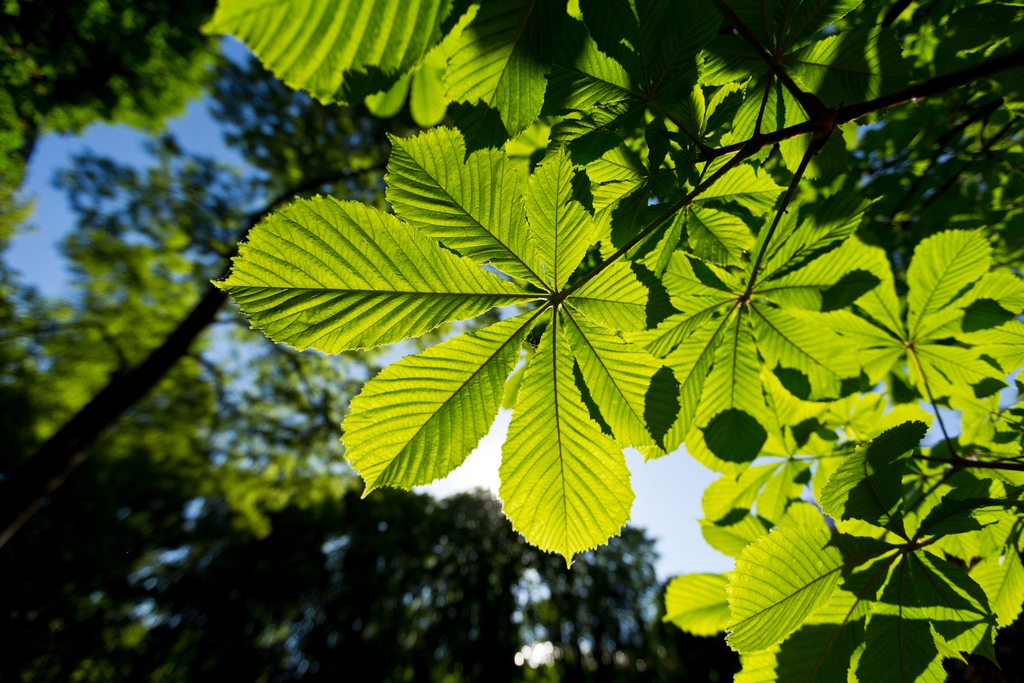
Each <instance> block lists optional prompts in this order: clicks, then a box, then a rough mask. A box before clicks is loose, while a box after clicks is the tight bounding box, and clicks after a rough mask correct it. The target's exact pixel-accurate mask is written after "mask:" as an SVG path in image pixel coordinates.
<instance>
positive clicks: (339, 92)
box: [203, 0, 451, 104]
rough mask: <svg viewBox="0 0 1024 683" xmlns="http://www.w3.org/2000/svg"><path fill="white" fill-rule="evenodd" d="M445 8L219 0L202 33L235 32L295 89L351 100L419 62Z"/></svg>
mask: <svg viewBox="0 0 1024 683" xmlns="http://www.w3.org/2000/svg"><path fill="white" fill-rule="evenodd" d="M450 8H451V2H450V0H424V2H418V3H407V2H402V0H369V1H365V0H270V1H267V0H219V1H218V3H217V11H216V12H215V13H214V15H213V18H212V19H211V20H210V22H209V23H208V24H207V25H206V26H204V27H203V30H204V31H205V32H207V33H221V34H231V35H234V36H235V37H237V38H238V39H239V40H241V41H242V42H243V43H245V44H246V45H247V46H248V47H249V48H250V49H251V50H252V51H253V52H254V53H256V55H257V56H258V57H259V58H260V61H261V62H262V63H263V64H264V65H265V66H266V67H267V68H268V69H270V70H271V71H272V72H273V73H274V75H275V76H277V77H278V78H280V79H281V80H283V81H284V82H285V83H287V84H288V85H290V86H291V87H293V88H298V89H302V90H307V91H308V92H310V93H312V94H313V95H314V96H315V97H317V98H318V99H320V100H321V101H322V102H325V103H327V102H348V103H350V104H355V103H358V102H360V101H362V99H363V98H364V97H365V96H367V95H370V94H372V93H376V92H381V91H384V90H387V89H388V88H390V87H391V86H392V85H393V84H394V83H396V82H397V81H398V79H399V78H401V77H402V76H403V75H405V74H406V73H408V72H409V71H410V70H411V69H412V68H413V67H414V66H416V65H417V64H419V63H420V60H422V59H423V57H424V56H425V55H426V54H427V51H428V50H430V48H431V47H433V46H434V45H435V44H436V43H437V41H438V40H439V39H440V37H441V34H440V27H441V22H442V21H443V20H444V19H445V17H446V16H447V14H448V12H449V10H450Z"/></svg>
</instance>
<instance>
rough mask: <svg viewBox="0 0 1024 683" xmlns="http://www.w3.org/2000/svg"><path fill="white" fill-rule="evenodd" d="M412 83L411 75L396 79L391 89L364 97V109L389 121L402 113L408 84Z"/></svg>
mask: <svg viewBox="0 0 1024 683" xmlns="http://www.w3.org/2000/svg"><path fill="white" fill-rule="evenodd" d="M411 82H412V74H411V73H408V74H406V75H404V76H402V77H401V78H400V79H398V82H397V83H395V84H394V85H393V86H391V88H389V89H388V90H385V91H384V92H379V93H375V94H373V95H367V96H366V108H367V109H369V110H370V113H371V114H373V115H374V116H377V117H380V118H382V119H389V118H391V117H392V116H395V115H397V114H398V112H400V111H402V107H404V106H405V100H406V98H407V97H408V96H409V84H410V83H411Z"/></svg>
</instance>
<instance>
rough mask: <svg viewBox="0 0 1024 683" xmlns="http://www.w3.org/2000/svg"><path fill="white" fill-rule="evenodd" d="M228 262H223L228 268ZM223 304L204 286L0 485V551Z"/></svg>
mask: <svg viewBox="0 0 1024 683" xmlns="http://www.w3.org/2000/svg"><path fill="white" fill-rule="evenodd" d="M379 170H381V167H380V166H373V167H370V168H365V169H359V170H351V171H343V172H339V173H337V174H335V175H333V176H331V177H324V178H317V179H314V180H312V181H310V182H307V183H303V184H302V185H301V186H299V187H296V188H294V189H291V190H288V191H287V192H284V193H282V194H280V195H278V196H277V197H276V198H275V199H273V201H271V202H270V203H268V204H267V205H266V206H265V207H264V208H263V209H261V210H260V211H258V212H256V213H254V214H252V215H251V216H250V218H249V220H248V221H247V225H246V227H245V229H244V230H243V231H242V233H241V235H239V239H240V240H244V239H245V236H246V235H247V234H248V233H249V230H251V229H252V228H253V226H255V225H256V224H257V223H258V222H259V221H261V220H262V219H263V218H264V217H265V216H267V214H269V213H270V212H271V211H273V210H274V209H276V208H277V207H278V206H279V205H281V204H283V203H284V202H286V201H288V200H289V199H290V198H292V197H295V196H296V195H299V194H303V193H307V192H311V191H313V190H316V189H319V188H321V187H323V186H324V185H331V184H335V183H339V182H341V181H343V180H346V179H349V178H353V177H355V176H358V175H363V174H366V173H372V172H376V171H379ZM235 253H237V252H235ZM233 255H234V254H232V255H231V256H233ZM231 256H229V257H228V260H229V262H230V258H231ZM225 274H226V273H225ZM226 300H227V294H226V293H224V292H223V291H222V290H221V289H219V288H218V287H215V286H213V285H210V287H209V289H207V290H206V292H205V293H204V294H203V297H202V298H201V299H200V300H199V303H197V304H196V306H195V308H193V309H192V311H191V312H190V313H189V314H188V316H187V317H186V318H185V319H184V320H182V321H181V324H179V325H178V327H177V328H176V329H175V330H174V331H173V332H172V333H171V334H170V336H168V337H167V339H166V340H165V341H164V343H163V344H161V345H160V346H159V347H158V348H157V349H156V350H155V351H153V352H152V353H151V354H150V355H149V357H148V358H146V360H145V361H143V362H142V363H141V364H140V365H138V366H136V367H135V368H133V369H132V370H130V371H128V372H126V373H124V374H121V375H117V376H115V377H114V378H113V379H111V380H110V382H109V383H108V384H107V386H106V387H104V388H103V389H102V390H101V391H100V392H99V393H98V394H96V396H94V397H93V398H92V400H90V401H89V403H87V404H86V405H85V407H84V408H82V409H81V410H79V411H78V413H76V414H75V416H74V417H72V418H71V419H70V420H69V421H68V422H67V423H66V424H65V425H64V426H63V427H61V428H60V429H59V430H58V431H57V433H56V434H54V435H53V436H51V437H50V438H49V439H48V440H47V441H46V443H44V444H43V445H42V446H41V447H40V448H39V450H38V451H36V452H35V453H34V454H33V455H32V456H31V457H30V458H29V459H28V460H26V461H25V462H23V463H22V464H21V465H20V466H19V467H18V468H17V469H15V470H14V472H13V473H11V474H9V475H8V476H7V477H5V478H4V479H3V480H0V547H2V546H3V545H4V544H5V543H7V541H8V540H9V539H10V538H11V537H12V536H13V535H14V534H15V533H16V532H17V531H18V529H20V528H21V526H22V525H23V524H24V523H25V522H26V521H27V520H28V519H29V518H30V517H31V516H32V515H33V514H35V513H36V511H37V510H39V508H40V507H42V505H43V502H44V501H45V500H46V498H47V497H48V496H49V495H50V494H52V493H53V492H54V491H55V490H56V489H57V488H58V487H59V486H60V485H61V484H62V483H64V480H65V479H66V478H67V477H68V475H69V474H70V473H71V472H72V471H73V470H74V469H75V468H76V467H78V466H79V465H80V464H82V462H83V461H84V460H85V459H86V457H88V455H89V449H90V448H91V447H92V445H93V444H94V443H95V442H96V439H97V438H99V436H100V434H102V433H103V430H105V429H107V428H108V427H110V426H111V425H113V424H114V423H115V422H116V421H117V419H118V418H120V417H121V415H122V414H123V413H124V412H125V411H126V410H128V408H130V407H131V406H133V405H134V404H136V403H137V402H139V401H140V400H141V399H142V398H144V397H145V396H146V394H147V393H149V391H150V390H151V389H152V388H153V387H155V386H156V385H157V384H158V383H159V382H160V380H161V379H163V378H164V376H165V375H166V374H167V372H168V371H169V370H170V369H171V367H173V366H174V364H175V363H177V362H178V360H179V359H181V358H182V357H183V356H185V355H187V354H188V350H189V347H191V346H192V343H193V342H194V341H195V340H196V337H198V336H199V335H200V334H201V333H202V332H203V330H205V329H206V328H207V327H209V326H210V324H211V323H213V321H214V319H215V318H216V316H217V311H218V310H219V309H220V307H221V305H222V304H223V303H224V302H225V301H226Z"/></svg>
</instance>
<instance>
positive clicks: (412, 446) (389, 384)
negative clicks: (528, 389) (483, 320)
mask: <svg viewBox="0 0 1024 683" xmlns="http://www.w3.org/2000/svg"><path fill="white" fill-rule="evenodd" d="M536 317H537V314H536V313H532V312H531V313H524V314H522V315H519V316H516V317H514V318H511V319H509V320H505V321H503V322H500V323H497V324H495V325H491V326H490V327H487V328H485V329H483V330H480V331H478V332H473V333H470V334H463V335H460V336H458V337H455V338H453V339H449V340H448V341H446V342H444V343H443V344H438V345H437V346H432V347H430V348H429V349H427V350H426V351H424V352H422V353H420V354H417V355H415V356H406V357H405V358H403V359H401V360H400V361H398V362H396V363H392V364H391V365H389V366H387V367H386V368H384V370H382V371H381V372H380V374H378V375H377V376H376V377H374V378H373V379H371V380H370V381H368V382H367V383H366V384H365V385H364V387H363V390H362V391H361V392H360V393H359V395H358V396H356V397H355V398H354V399H353V400H352V405H351V408H350V411H349V414H348V415H347V416H346V418H345V422H344V424H343V425H342V428H343V429H344V434H345V436H344V439H343V440H344V442H345V457H346V458H348V461H349V462H351V463H352V467H353V468H355V470H356V471H357V472H359V474H360V475H361V476H362V477H363V480H364V481H365V482H366V489H365V491H364V493H363V495H364V496H365V495H367V494H369V493H370V491H372V490H374V489H375V488H379V487H381V486H399V487H402V488H412V487H413V486H416V485H419V484H429V483H430V482H432V481H434V480H436V479H440V478H442V477H444V476H446V475H447V474H448V473H449V472H451V471H452V470H453V469H455V468H456V467H458V466H459V465H461V464H462V462H463V461H464V460H465V459H466V456H468V455H469V453H470V451H472V450H473V449H474V448H475V447H476V445H477V443H478V442H479V441H480V439H482V438H483V437H484V435H485V434H487V431H488V430H489V429H490V426H491V423H492V422H493V421H494V417H495V415H497V413H498V408H499V407H500V404H501V400H502V397H503V395H504V386H505V380H506V378H507V377H508V376H509V373H511V372H512V368H513V367H515V365H516V362H517V361H518V360H519V349H520V346H521V345H522V343H523V341H524V340H525V338H526V334H527V332H528V331H529V327H530V323H532V322H533V321H534V320H535V319H536Z"/></svg>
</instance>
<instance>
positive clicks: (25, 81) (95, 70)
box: [0, 0, 217, 184]
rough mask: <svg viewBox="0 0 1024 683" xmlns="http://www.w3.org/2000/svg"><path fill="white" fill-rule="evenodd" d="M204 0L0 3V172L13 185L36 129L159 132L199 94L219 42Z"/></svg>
mask: <svg viewBox="0 0 1024 683" xmlns="http://www.w3.org/2000/svg"><path fill="white" fill-rule="evenodd" d="M214 4H215V3H214V2H212V1H211V0H176V1H175V2H167V1H166V0H145V1H143V2H136V1H134V0H60V1H57V2H44V1H42V0H6V2H4V4H3V7H2V9H0V138H2V140H3V144H4V147H5V149H6V150H7V152H8V154H5V156H4V160H3V162H2V163H3V164H4V165H3V166H0V178H4V179H6V180H7V181H8V182H9V183H12V184H16V183H17V179H18V177H19V175H20V172H21V167H22V166H23V165H24V162H25V161H26V160H27V159H28V158H29V157H30V156H31V154H32V149H33V147H34V145H35V141H36V139H37V137H38V136H39V134H40V133H42V132H44V131H47V130H49V131H57V132H62V133H77V132H79V131H81V130H82V129H83V128H84V127H85V126H86V125H88V124H89V123H92V122H93V121H96V120H102V121H108V122H117V123H126V124H128V125H131V126H137V127H142V128H149V129H153V130H158V129H159V128H160V127H161V125H162V123H163V121H164V120H165V119H166V118H167V117H168V116H173V115H175V114H178V113H180V112H181V111H182V110H183V109H184V106H185V103H186V102H187V101H188V100H189V99H192V98H194V97H196V96H197V95H198V94H199V90H200V87H201V85H202V84H203V82H204V81H206V80H207V79H208V77H209V67H210V65H211V64H212V62H213V61H214V59H215V57H216V55H217V43H216V41H215V40H211V39H209V38H206V37H204V36H202V35H201V34H200V33H199V27H200V26H201V25H202V24H203V22H204V21H206V20H207V19H208V17H209V16H210V14H211V13H212V11H213V7H214Z"/></svg>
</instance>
